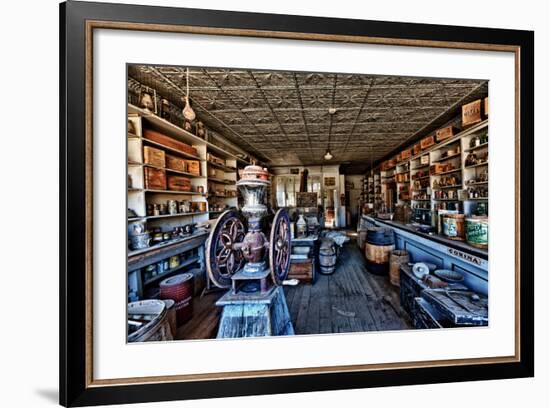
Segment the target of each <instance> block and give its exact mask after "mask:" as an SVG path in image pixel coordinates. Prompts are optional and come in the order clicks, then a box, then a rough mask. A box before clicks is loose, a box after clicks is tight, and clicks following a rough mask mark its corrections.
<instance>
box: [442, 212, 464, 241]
mask: <svg viewBox="0 0 550 408" xmlns="http://www.w3.org/2000/svg"><path fill="white" fill-rule="evenodd" d="M443 235H445V237H446V238H449V239H454V240H459V241H462V240H464V214H445V215H444V216H443Z"/></svg>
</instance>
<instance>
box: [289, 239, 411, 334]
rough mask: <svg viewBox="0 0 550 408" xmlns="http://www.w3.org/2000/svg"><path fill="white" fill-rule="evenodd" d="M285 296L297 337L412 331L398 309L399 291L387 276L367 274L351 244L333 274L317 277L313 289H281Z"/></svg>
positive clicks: (298, 287)
mask: <svg viewBox="0 0 550 408" xmlns="http://www.w3.org/2000/svg"><path fill="white" fill-rule="evenodd" d="M285 294H286V296H287V299H291V301H290V302H288V306H289V310H290V316H291V319H292V324H293V325H294V330H295V331H296V333H297V334H317V333H343V332H360V331H377V330H403V329H411V328H412V324H411V322H410V320H409V319H408V317H407V315H406V313H405V311H404V310H403V309H402V308H401V305H400V301H399V288H396V287H394V286H393V285H391V283H390V282H389V279H388V277H387V276H378V275H373V274H371V273H370V272H368V270H367V268H366V265H365V259H364V257H363V255H362V254H361V252H360V251H359V249H358V248H357V246H356V245H355V244H354V243H353V242H352V243H349V244H347V245H346V246H345V247H344V249H343V251H342V253H341V254H340V256H339V262H338V264H337V267H336V270H335V272H334V274H332V275H320V274H319V275H318V276H317V281H316V282H315V283H314V284H313V285H310V284H300V285H298V286H294V287H285ZM305 305H308V307H307V308H306V307H305ZM304 315H307V317H304Z"/></svg>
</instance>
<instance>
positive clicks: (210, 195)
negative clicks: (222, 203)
mask: <svg viewBox="0 0 550 408" xmlns="http://www.w3.org/2000/svg"><path fill="white" fill-rule="evenodd" d="M207 198H237V196H234V197H231V196H223V195H214V194H208V196H207Z"/></svg>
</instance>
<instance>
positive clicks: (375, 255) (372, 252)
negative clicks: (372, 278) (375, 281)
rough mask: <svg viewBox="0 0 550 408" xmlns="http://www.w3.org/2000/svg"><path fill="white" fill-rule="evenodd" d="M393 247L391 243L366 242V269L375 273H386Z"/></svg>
mask: <svg viewBox="0 0 550 408" xmlns="http://www.w3.org/2000/svg"><path fill="white" fill-rule="evenodd" d="M394 249H395V246H394V245H393V244H391V245H378V244H371V243H370V242H367V243H366V244H365V258H367V269H368V270H369V272H372V273H374V274H376V275H387V274H388V267H389V261H390V254H391V251H393V250H394Z"/></svg>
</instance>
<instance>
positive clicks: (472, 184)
mask: <svg viewBox="0 0 550 408" xmlns="http://www.w3.org/2000/svg"><path fill="white" fill-rule="evenodd" d="M484 184H489V182H488V181H476V182H475V183H464V185H465V186H466V187H470V186H481V185H484Z"/></svg>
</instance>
